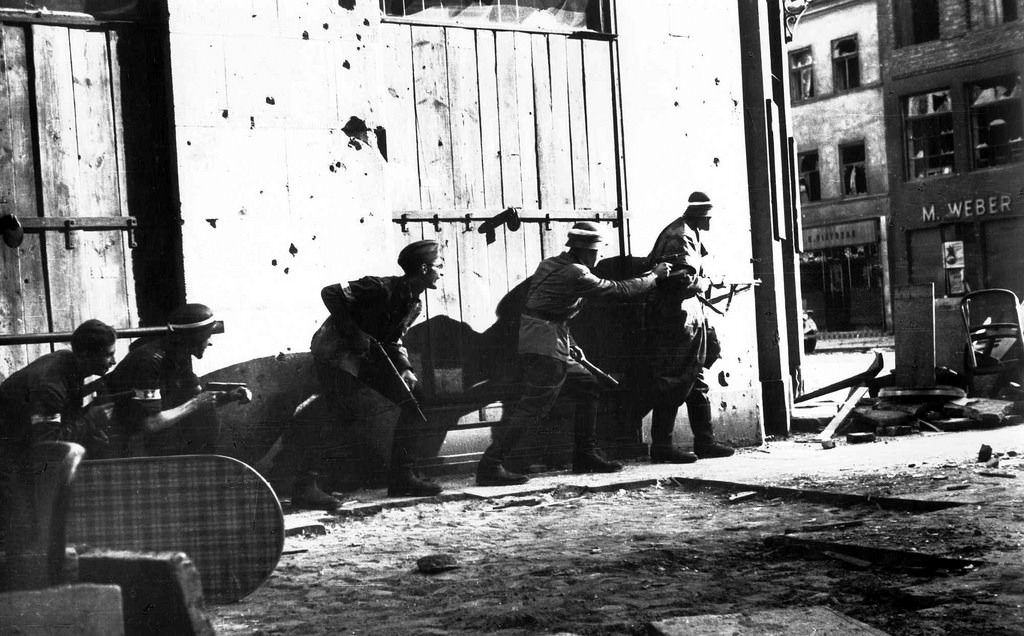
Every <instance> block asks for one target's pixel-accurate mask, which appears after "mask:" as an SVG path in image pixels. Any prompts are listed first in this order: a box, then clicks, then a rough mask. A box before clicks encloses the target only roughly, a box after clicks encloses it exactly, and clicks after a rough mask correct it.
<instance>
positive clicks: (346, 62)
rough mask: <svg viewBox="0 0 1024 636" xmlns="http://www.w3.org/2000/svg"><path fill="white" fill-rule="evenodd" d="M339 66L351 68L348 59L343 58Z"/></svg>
mask: <svg viewBox="0 0 1024 636" xmlns="http://www.w3.org/2000/svg"><path fill="white" fill-rule="evenodd" d="M341 66H342V67H344V68H345V69H350V68H352V65H351V64H350V63H349V61H348V60H345V61H344V62H342V63H341Z"/></svg>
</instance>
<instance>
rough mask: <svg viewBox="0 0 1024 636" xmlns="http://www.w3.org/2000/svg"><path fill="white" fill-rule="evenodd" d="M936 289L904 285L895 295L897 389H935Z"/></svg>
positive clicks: (928, 285) (929, 285) (930, 285)
mask: <svg viewBox="0 0 1024 636" xmlns="http://www.w3.org/2000/svg"><path fill="white" fill-rule="evenodd" d="M934 287H935V286H934V285H933V284H932V283H926V284H923V285H903V286H900V287H897V288H896V289H895V293H894V294H893V318H894V320H895V325H894V327H895V329H894V331H895V344H896V371H895V373H896V385H897V386H902V387H928V386H935V290H934Z"/></svg>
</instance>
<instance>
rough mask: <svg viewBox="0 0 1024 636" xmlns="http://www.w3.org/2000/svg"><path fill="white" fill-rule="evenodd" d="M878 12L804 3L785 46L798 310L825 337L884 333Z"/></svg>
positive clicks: (885, 213)
mask: <svg viewBox="0 0 1024 636" xmlns="http://www.w3.org/2000/svg"><path fill="white" fill-rule="evenodd" d="M876 6H877V3H876V2H875V0H818V1H816V2H812V3H810V5H809V8H808V10H807V12H806V13H805V14H804V15H803V17H802V18H801V19H800V22H799V24H798V27H797V28H796V29H795V33H794V36H793V40H792V41H791V42H790V43H789V46H788V56H789V57H788V73H789V80H790V82H789V86H790V99H791V101H792V117H793V134H794V137H795V139H796V144H797V157H796V160H797V170H798V172H799V193H800V205H801V209H802V217H803V232H802V239H803V241H802V242H803V245H802V248H803V251H802V254H801V255H800V278H801V286H802V292H803V302H804V308H805V309H807V310H810V311H812V312H813V315H814V319H815V322H816V323H817V325H818V327H819V329H821V330H825V331H848V330H863V329H889V328H891V325H892V302H891V297H890V277H889V253H888V250H889V248H888V240H887V239H888V217H889V211H890V209H889V196H888V153H887V150H886V137H885V122H884V119H883V116H882V115H883V89H882V76H881V69H880V65H879V41H878V16H877V10H876Z"/></svg>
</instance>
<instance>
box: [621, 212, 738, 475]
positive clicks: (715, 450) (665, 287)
mask: <svg viewBox="0 0 1024 636" xmlns="http://www.w3.org/2000/svg"><path fill="white" fill-rule="evenodd" d="M711 210H712V203H711V199H710V198H709V197H708V196H707V195H706V194H705V193H703V192H694V193H693V194H691V195H690V197H689V201H688V205H687V207H686V210H685V211H684V212H683V214H682V216H680V217H679V218H677V219H676V220H674V221H672V222H671V223H669V225H668V226H667V227H666V228H665V229H664V230H662V232H661V234H660V235H659V236H658V238H657V240H655V242H654V248H653V249H652V250H651V253H650V256H649V257H648V262H649V263H659V262H668V263H671V264H672V266H673V268H674V272H673V275H672V276H671V277H670V278H668V279H666V280H662V281H659V282H658V285H657V287H656V288H655V290H654V291H653V292H651V294H650V295H649V296H648V297H647V299H646V301H647V302H646V307H645V320H644V325H645V327H646V338H645V345H644V353H645V355H644V356H643V360H644V361H645V364H644V367H643V368H642V369H641V370H640V371H639V374H638V384H639V388H640V395H641V396H642V397H641V404H642V405H643V407H642V408H644V409H645V410H650V411H651V448H650V457H651V461H652V462H655V463H690V462H694V461H697V458H698V457H699V458H701V459H704V458H709V457H727V456H729V455H732V454H733V452H734V451H733V449H732V448H730V447H728V446H726V445H724V444H720V443H719V442H717V441H716V440H715V436H714V432H713V431H712V422H711V402H710V400H709V399H708V385H707V384H706V383H705V382H704V376H703V371H704V369H705V368H706V367H710V366H711V364H712V363H714V361H715V359H717V357H718V352H717V345H718V342H717V338H715V337H709V336H712V334H713V332H710V331H709V329H708V324H707V319H706V317H705V315H704V307H703V305H702V304H701V302H700V300H699V299H698V298H697V296H698V295H699V294H704V293H706V292H707V290H708V288H709V286H710V280H709V279H708V278H707V277H706V276H705V275H704V267H703V259H704V257H705V256H707V254H708V251H707V249H706V248H705V247H704V244H703V242H702V241H701V235H702V233H704V232H707V231H708V230H709V229H710V227H711ZM683 404H686V408H687V415H688V417H689V421H690V428H691V429H692V430H693V450H694V452H693V453H690V452H686V451H683V450H680V449H678V448H676V447H675V446H673V443H672V432H673V429H674V427H675V419H676V414H677V412H678V410H679V407H680V406H681V405H683Z"/></svg>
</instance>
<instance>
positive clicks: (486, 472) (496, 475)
mask: <svg viewBox="0 0 1024 636" xmlns="http://www.w3.org/2000/svg"><path fill="white" fill-rule="evenodd" d="M528 481H530V478H529V477H527V476H526V475H520V474H519V473H514V472H512V471H510V470H505V467H504V466H502V465H501V462H500V461H495V460H492V459H488V458H487V457H484V458H483V459H481V460H480V463H479V464H477V467H476V485H477V486H516V485H518V484H525V483H526V482H528Z"/></svg>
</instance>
